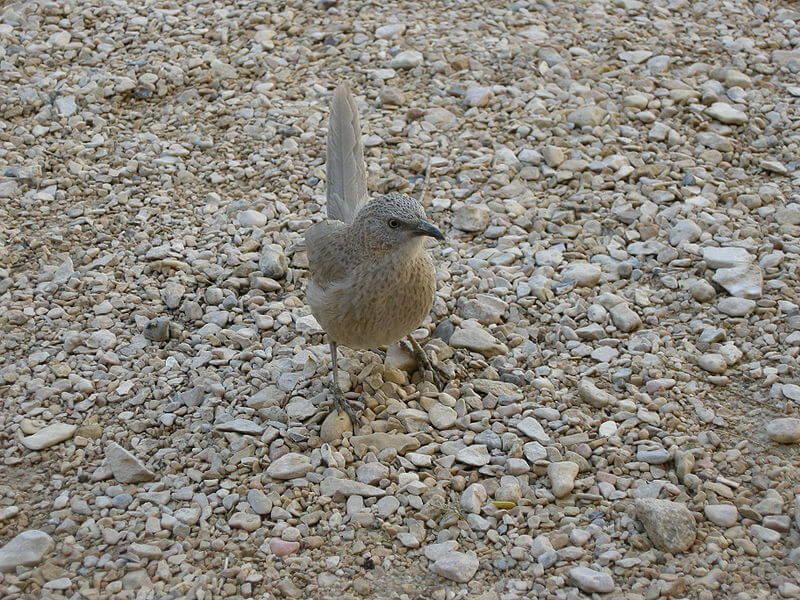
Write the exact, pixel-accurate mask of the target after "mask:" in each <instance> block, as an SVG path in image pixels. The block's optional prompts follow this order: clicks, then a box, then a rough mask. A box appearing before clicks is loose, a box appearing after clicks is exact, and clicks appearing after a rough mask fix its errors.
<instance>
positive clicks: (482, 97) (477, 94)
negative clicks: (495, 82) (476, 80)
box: [464, 87, 493, 106]
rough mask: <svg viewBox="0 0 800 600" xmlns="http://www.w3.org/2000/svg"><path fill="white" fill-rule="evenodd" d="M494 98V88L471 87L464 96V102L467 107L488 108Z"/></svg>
mask: <svg viewBox="0 0 800 600" xmlns="http://www.w3.org/2000/svg"><path fill="white" fill-rule="evenodd" d="M492 96H493V93H492V88H490V87H471V88H469V89H467V92H466V94H464V100H465V102H466V103H467V106H486V105H487V104H489V102H490V101H491V99H492Z"/></svg>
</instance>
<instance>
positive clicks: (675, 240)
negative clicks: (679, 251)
mask: <svg viewBox="0 0 800 600" xmlns="http://www.w3.org/2000/svg"><path fill="white" fill-rule="evenodd" d="M702 232H703V231H702V230H701V229H700V226H699V225H697V223H695V222H694V221H690V220H688V219H682V220H681V221H678V222H677V223H676V224H675V226H674V227H673V228H672V231H670V232H669V243H670V244H672V245H673V246H679V245H680V244H682V243H685V242H696V241H697V240H699V239H700V234H701V233H702Z"/></svg>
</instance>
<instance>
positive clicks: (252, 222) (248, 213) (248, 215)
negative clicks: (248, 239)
mask: <svg viewBox="0 0 800 600" xmlns="http://www.w3.org/2000/svg"><path fill="white" fill-rule="evenodd" d="M237 219H238V221H239V225H241V226H242V227H263V226H264V225H266V224H267V215H265V214H264V213H260V212H258V211H257V210H243V211H242V212H240V213H239V215H238V216H237Z"/></svg>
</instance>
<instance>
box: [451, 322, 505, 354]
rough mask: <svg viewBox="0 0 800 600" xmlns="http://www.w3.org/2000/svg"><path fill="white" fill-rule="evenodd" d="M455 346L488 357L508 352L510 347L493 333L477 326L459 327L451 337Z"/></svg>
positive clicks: (452, 344)
mask: <svg viewBox="0 0 800 600" xmlns="http://www.w3.org/2000/svg"><path fill="white" fill-rule="evenodd" d="M450 345H451V346H452V347H453V348H466V349H467V350H471V351H473V352H478V353H480V354H483V355H484V356H487V357H492V356H498V355H502V354H508V348H507V347H506V345H505V344H503V343H502V342H499V341H498V340H497V339H496V338H495V337H494V336H493V335H492V334H491V333H489V332H488V331H486V330H485V329H479V328H477V327H467V328H457V329H456V330H455V331H454V332H453V335H452V336H451V337H450Z"/></svg>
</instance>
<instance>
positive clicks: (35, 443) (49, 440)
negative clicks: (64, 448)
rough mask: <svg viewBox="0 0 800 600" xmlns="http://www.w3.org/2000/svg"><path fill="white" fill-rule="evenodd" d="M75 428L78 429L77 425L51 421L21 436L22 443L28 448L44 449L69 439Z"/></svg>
mask: <svg viewBox="0 0 800 600" xmlns="http://www.w3.org/2000/svg"><path fill="white" fill-rule="evenodd" d="M76 429H78V426H77V425H70V424H68V423H51V424H50V425H48V426H47V427H45V428H43V429H40V430H39V431H37V432H36V433H34V434H32V435H26V436H25V437H24V438H22V445H23V446H25V447H26V448H29V449H30V450H44V449H45V448H49V447H50V446H55V445H56V444H59V443H61V442H63V441H65V440H68V439H70V438H71V437H72V436H73V435H74V434H75V430H76Z"/></svg>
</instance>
